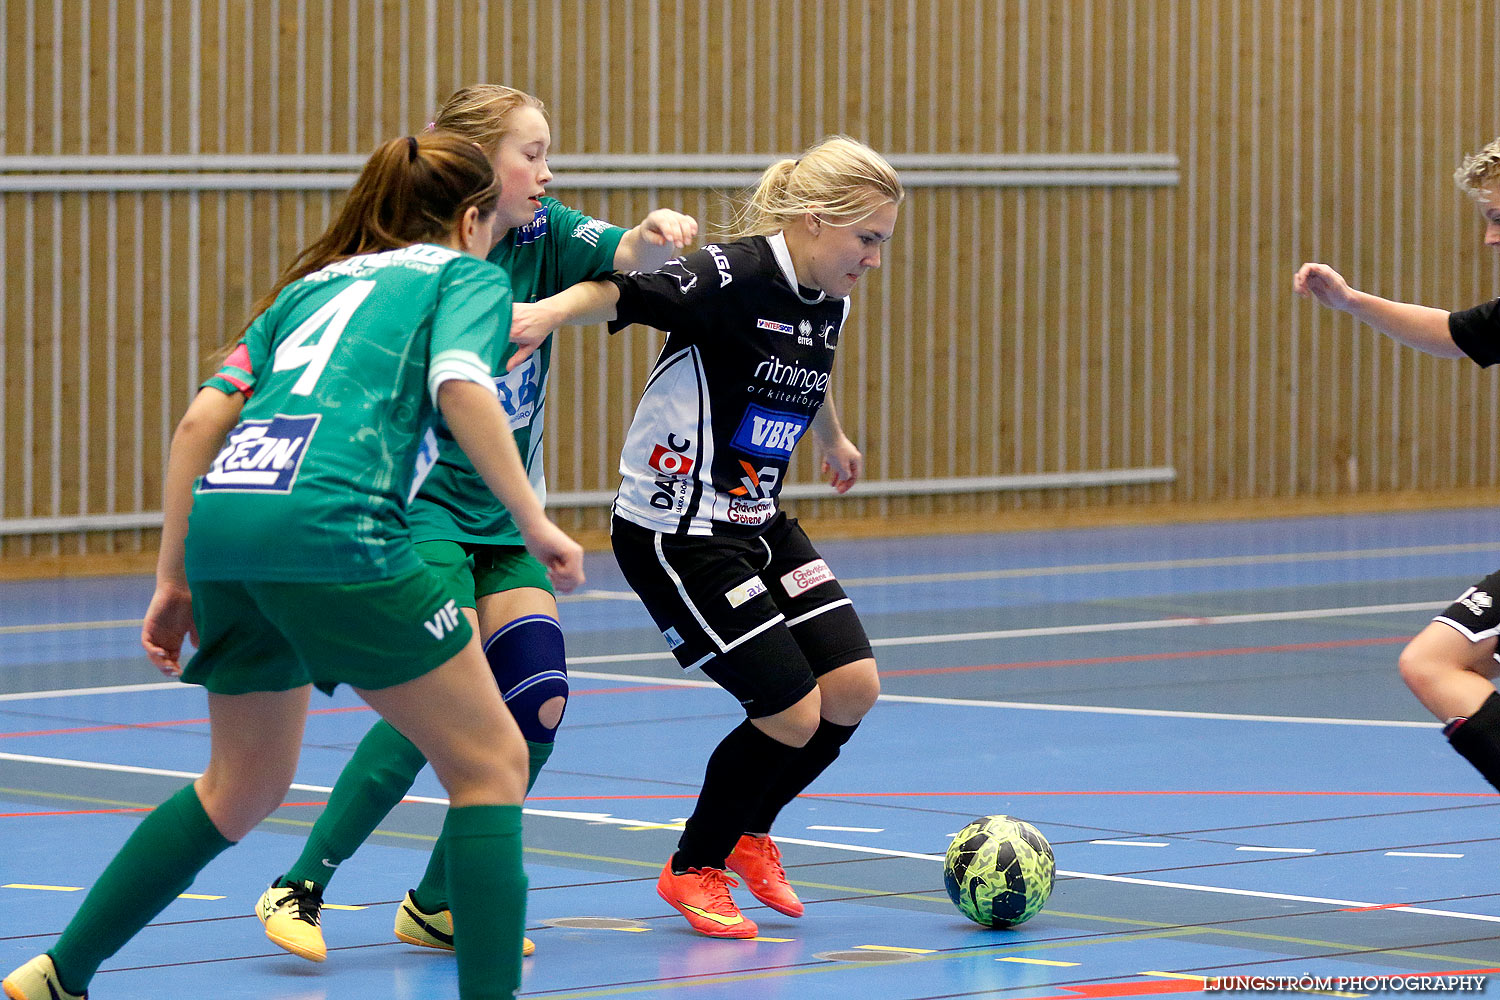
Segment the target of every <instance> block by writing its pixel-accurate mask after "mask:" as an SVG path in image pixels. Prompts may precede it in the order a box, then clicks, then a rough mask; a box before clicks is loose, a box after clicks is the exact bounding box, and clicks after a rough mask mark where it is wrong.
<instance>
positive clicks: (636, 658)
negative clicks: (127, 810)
mask: <svg viewBox="0 0 1500 1000" xmlns="http://www.w3.org/2000/svg"><path fill="white" fill-rule="evenodd" d="M1450 603H1451V602H1448V601H1406V602H1402V603H1397V604H1362V605H1355V606H1352V607H1346V608H1299V609H1295V610H1290V611H1257V612H1251V613H1247V614H1235V615H1203V616H1197V617H1194V616H1174V617H1172V618H1155V619H1145V620H1136V621H1124V622H1098V623H1095V624H1091V625H1050V626H1042V627H1036V628H1010V629H993V630H989V631H984V632H940V633H935V634H931V635H905V636H891V637H887V638H884V639H872V640H871V641H870V644H871V645H872V646H915V645H921V644H923V643H932V644H937V643H952V642H982V641H985V640H990V639H1021V638H1030V637H1035V636H1057V635H1092V634H1097V633H1101V632H1137V631H1145V630H1150V629H1163V628H1188V627H1191V626H1194V625H1243V624H1256V623H1260V622H1283V621H1307V620H1310V619H1318V618H1339V617H1343V616H1345V615H1387V614H1399V613H1402V612H1408V611H1440V610H1442V609H1443V608H1446V607H1448V605H1449V604H1450ZM121 624H130V623H122V622H65V623H60V624H57V625H7V626H3V627H0V634H5V633H17V632H27V631H47V632H55V631H61V630H64V629H88V628H106V627H115V626H119V625H121ZM134 624H137V625H138V624H140V622H139V621H137V622H135V623H134ZM671 659H673V657H672V654H671V653H670V652H667V651H665V650H662V651H659V652H650V653H606V654H599V655H594V656H570V657H568V663H569V664H574V663H579V664H588V663H633V662H641V661H647V660H671ZM136 686H138V687H147V686H148V685H136ZM130 687H132V685H116V688H115V689H119V688H123V689H129V688H130ZM98 690H114V689H98ZM0 697H4V696H0Z"/></svg>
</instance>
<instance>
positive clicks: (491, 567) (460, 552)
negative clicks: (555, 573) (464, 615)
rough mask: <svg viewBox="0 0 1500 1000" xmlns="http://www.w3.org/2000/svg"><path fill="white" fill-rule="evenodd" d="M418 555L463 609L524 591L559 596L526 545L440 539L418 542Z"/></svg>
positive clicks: (542, 567)
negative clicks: (495, 596)
mask: <svg viewBox="0 0 1500 1000" xmlns="http://www.w3.org/2000/svg"><path fill="white" fill-rule="evenodd" d="M417 555H418V556H420V557H421V559H422V561H423V562H424V563H426V564H427V567H428V569H430V570H432V571H433V572H434V573H436V574H437V575H438V578H439V579H441V580H442V582H443V588H444V589H445V590H446V591H447V596H449V597H451V598H453V599H454V600H455V601H457V602H458V606H459V607H461V608H473V607H476V606H477V604H478V599H479V598H481V597H488V596H489V595H490V594H503V593H505V592H506V591H507V590H518V589H519V588H521V587H537V588H539V589H541V590H545V591H546V592H547V593H549V594H551V593H555V591H553V589H552V581H551V580H549V579H547V569H546V567H544V566H543V565H542V564H541V563H539V562H537V561H536V559H535V558H534V557H533V556H532V554H531V553H530V552H527V551H526V546H524V545H469V544H467V543H464V542H450V541H446V540H443V539H436V540H433V541H429V542H418V543H417Z"/></svg>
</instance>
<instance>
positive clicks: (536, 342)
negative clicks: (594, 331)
mask: <svg viewBox="0 0 1500 1000" xmlns="http://www.w3.org/2000/svg"><path fill="white" fill-rule="evenodd" d="M619 301H620V289H619V288H618V287H617V286H616V285H615V284H614V283H613V282H609V281H580V282H579V283H578V284H576V285H574V286H572V287H571V288H565V289H563V290H562V291H560V292H558V293H557V294H556V295H549V296H548V297H547V298H545V299H542V300H541V301H540V302H517V303H516V304H515V305H514V306H512V307H511V313H510V342H511V343H512V344H515V345H516V353H514V354H512V355H511V356H510V360H509V361H507V362H506V363H505V370H506V371H508V372H509V371H515V370H516V368H517V367H519V366H520V365H521V363H522V362H524V361H525V360H526V359H527V358H529V357H531V354H532V352H533V351H535V350H536V349H537V348H538V347H541V346H542V342H543V341H545V340H546V339H547V337H548V336H549V335H550V334H551V333H552V331H553V330H556V329H557V328H558V327H560V326H588V325H590V324H592V323H607V322H609V321H610V320H612V319H614V318H615V306H616V305H617V304H618V303H619Z"/></svg>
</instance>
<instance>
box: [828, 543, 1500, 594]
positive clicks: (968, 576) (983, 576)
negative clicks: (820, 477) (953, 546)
mask: <svg viewBox="0 0 1500 1000" xmlns="http://www.w3.org/2000/svg"><path fill="white" fill-rule="evenodd" d="M1496 547H1500V541H1493V542H1478V543H1474V544H1464V543H1453V544H1447V545H1409V546H1397V547H1391V548H1379V549H1338V550H1329V551H1323V552H1277V553H1270V554H1266V555H1241V556H1204V557H1200V558H1192V559H1151V560H1141V561H1133V562H1113V563H1080V564H1070V565H1064V566H1027V567H1017V568H1014V569H989V570H969V571H965V572H957V573H911V574H906V575H901V576H862V577H861V576H857V577H849V578H842V577H841V578H840V581H839V582H841V583H842V584H843V585H844V586H846V587H848V586H860V587H873V586H885V585H888V584H898V583H963V582H967V581H975V580H1007V579H1026V578H1029V577H1039V576H1070V575H1073V574H1078V575H1084V574H1089V575H1092V574H1095V573H1137V572H1142V571H1148V570H1158V569H1202V568H1208V567H1214V566H1276V565H1284V564H1287V563H1306V562H1339V561H1342V560H1352V559H1387V558H1390V557H1392V556H1427V555H1433V556H1436V555H1456V554H1459V553H1465V552H1487V551H1492V550H1493V549H1495V548H1496Z"/></svg>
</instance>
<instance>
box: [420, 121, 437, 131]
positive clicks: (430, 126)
mask: <svg viewBox="0 0 1500 1000" xmlns="http://www.w3.org/2000/svg"><path fill="white" fill-rule="evenodd" d="M422 131H423V132H436V131H437V122H428V123H427V124H426V125H425V126H423V128H422Z"/></svg>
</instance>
